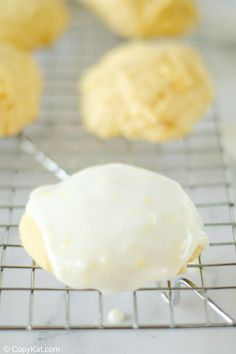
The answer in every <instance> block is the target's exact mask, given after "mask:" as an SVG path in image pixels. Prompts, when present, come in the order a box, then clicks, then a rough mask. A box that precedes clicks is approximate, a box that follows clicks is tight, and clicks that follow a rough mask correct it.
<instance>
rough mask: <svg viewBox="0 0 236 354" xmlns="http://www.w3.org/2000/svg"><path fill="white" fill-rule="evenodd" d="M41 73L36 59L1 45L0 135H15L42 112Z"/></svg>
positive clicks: (13, 48)
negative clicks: (40, 109) (40, 106)
mask: <svg viewBox="0 0 236 354" xmlns="http://www.w3.org/2000/svg"><path fill="white" fill-rule="evenodd" d="M41 86H42V82H41V74H40V72H39V69H38V66H37V64H36V63H35V62H34V60H33V58H32V57H31V56H30V55H29V54H28V53H26V52H25V51H22V50H20V49H17V48H15V47H12V46H9V45H7V44H3V43H1V44H0V136H7V135H15V134H17V133H19V132H20V131H21V130H22V129H23V128H24V127H25V126H26V125H27V124H29V123H31V122H32V121H33V120H34V119H35V118H36V116H37V114H38V111H39V102H40V96H41Z"/></svg>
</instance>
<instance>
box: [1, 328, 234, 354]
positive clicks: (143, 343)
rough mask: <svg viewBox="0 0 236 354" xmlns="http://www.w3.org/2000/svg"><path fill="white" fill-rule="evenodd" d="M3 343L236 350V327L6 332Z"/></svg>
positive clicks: (189, 353) (90, 351)
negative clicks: (125, 330)
mask: <svg viewBox="0 0 236 354" xmlns="http://www.w3.org/2000/svg"><path fill="white" fill-rule="evenodd" d="M0 343H1V344H0V348H1V346H2V348H3V347H4V346H5V345H8V346H10V347H11V346H12V345H16V346H18V347H19V348H20V347H25V346H26V347H30V346H39V347H40V346H50V347H59V348H60V353H62V354H76V353H78V354H104V353H105V354H108V353H109V354H144V353H148V354H156V353H165V354H222V353H224V354H235V348H236V330H235V329H201V330H192V329H188V330H160V331H156V330H150V331H127V332H124V331H108V332H105V333H104V332H102V331H97V332H94V331H90V332H87V331H82V332H80V331H72V332H67V331H65V332H61V331H60V332H58V331H57V332H54V331H53V332H34V333H22V332H13V333H6V332H5V333H0ZM1 353H4V352H1Z"/></svg>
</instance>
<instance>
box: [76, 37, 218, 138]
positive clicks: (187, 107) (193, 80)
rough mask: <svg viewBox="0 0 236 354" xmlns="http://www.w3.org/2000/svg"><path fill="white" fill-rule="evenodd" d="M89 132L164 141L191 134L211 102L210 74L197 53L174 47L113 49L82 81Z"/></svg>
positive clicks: (146, 45)
mask: <svg viewBox="0 0 236 354" xmlns="http://www.w3.org/2000/svg"><path fill="white" fill-rule="evenodd" d="M80 92H81V108H82V113H83V120H84V124H85V126H86V127H87V129H88V130H89V131H90V132H92V133H94V134H95V135H97V136H98V137H100V138H102V139H106V138H112V137H117V136H121V137H125V138H127V139H131V140H136V139H141V140H147V141H151V142H162V141H166V140H170V139H174V138H179V137H182V136H184V135H186V134H187V133H189V132H190V131H191V130H192V127H193V124H194V123H195V122H196V121H198V120H199V119H201V118H202V117H203V116H204V114H205V112H206V109H207V107H208V105H209V103H210V102H211V100H212V96H213V88H212V84H211V80H210V78H209V75H208V72H207V70H206V68H205V66H204V64H203V62H202V60H201V57H200V56H199V54H198V53H197V52H196V50H194V49H192V48H189V47H186V46H183V45H180V44H173V43H161V44H156V43H142V42H137V43H132V44H126V45H123V46H121V47H118V48H117V49H113V50H112V51H111V52H109V53H108V54H106V55H105V56H104V57H103V58H102V59H101V60H100V61H99V62H98V63H97V64H96V65H95V66H94V67H92V68H91V69H89V70H88V71H87V72H86V73H85V74H84V76H83V77H82V80H81V82H80Z"/></svg>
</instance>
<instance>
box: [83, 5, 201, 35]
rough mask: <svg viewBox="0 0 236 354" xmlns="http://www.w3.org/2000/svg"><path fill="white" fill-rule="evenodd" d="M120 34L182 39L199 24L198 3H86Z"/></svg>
mask: <svg viewBox="0 0 236 354" xmlns="http://www.w3.org/2000/svg"><path fill="white" fill-rule="evenodd" d="M82 2H83V3H84V4H85V5H87V6H88V7H89V8H90V9H91V10H93V11H94V12H95V13H96V14H97V15H98V16H100V18H101V19H102V20H103V21H104V22H105V23H106V24H107V25H108V26H109V27H110V28H111V29H112V30H113V31H114V32H115V33H117V34H119V35H121V36H123V37H130V38H132V37H134V38H150V37H158V36H178V35H182V34H184V33H186V32H188V31H189V30H191V29H192V27H193V26H194V24H195V23H196V21H197V11H196V5H195V0H152V1H150V0H82Z"/></svg>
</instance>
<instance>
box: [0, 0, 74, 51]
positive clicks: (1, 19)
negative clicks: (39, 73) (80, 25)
mask: <svg viewBox="0 0 236 354" xmlns="http://www.w3.org/2000/svg"><path fill="white" fill-rule="evenodd" d="M68 19H69V15H68V10H67V7H66V6H65V4H64V2H63V0H6V1H5V0H4V1H0V41H4V42H9V43H12V44H14V45H16V46H18V47H21V48H24V49H34V48H38V47H41V46H45V45H49V44H51V43H52V42H53V41H54V40H55V39H56V38H57V37H58V36H60V35H61V34H62V33H63V32H64V30H65V27H66V25H67V23H68Z"/></svg>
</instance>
